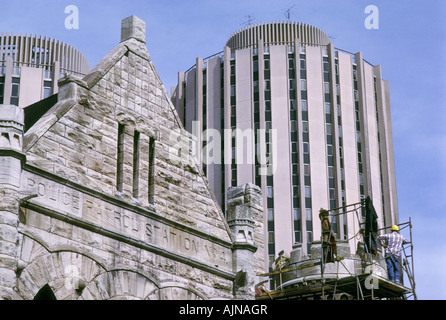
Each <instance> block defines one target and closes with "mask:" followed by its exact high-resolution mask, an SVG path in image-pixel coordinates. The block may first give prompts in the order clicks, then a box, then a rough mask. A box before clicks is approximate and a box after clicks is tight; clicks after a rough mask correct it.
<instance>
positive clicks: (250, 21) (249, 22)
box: [241, 15, 255, 26]
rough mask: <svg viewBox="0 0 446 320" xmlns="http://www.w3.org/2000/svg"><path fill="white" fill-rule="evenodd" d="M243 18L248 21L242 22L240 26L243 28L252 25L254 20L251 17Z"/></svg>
mask: <svg viewBox="0 0 446 320" xmlns="http://www.w3.org/2000/svg"><path fill="white" fill-rule="evenodd" d="M245 17H247V18H248V20H247V21H245V22H243V23H241V24H242V25H244V26H250V25H251V24H252V22H253V21H254V20H255V18H254V17H252V16H250V15H247V16H245Z"/></svg>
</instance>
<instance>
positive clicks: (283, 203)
mask: <svg viewBox="0 0 446 320" xmlns="http://www.w3.org/2000/svg"><path fill="white" fill-rule="evenodd" d="M204 70H205V73H204ZM203 74H205V77H203ZM202 81H205V82H206V83H205V84H204V83H203V82H202ZM203 85H204V86H205V87H206V94H205V95H203V94H202V92H201V91H200V88H202V87H203ZM197 93H198V95H197ZM215 94H218V95H217V96H214V95H215ZM203 98H204V99H206V102H204V101H203V100H202V99H203ZM172 100H173V102H174V104H176V106H177V110H178V112H179V114H180V116H181V117H182V120H183V121H184V124H185V127H186V129H187V130H189V131H191V128H192V123H193V121H199V122H200V125H201V128H203V127H205V128H206V129H207V130H209V128H216V129H217V131H219V132H220V133H221V137H222V143H221V146H222V148H221V149H222V150H224V155H222V157H221V159H222V161H221V165H219V166H215V165H214V166H213V169H210V167H209V164H207V163H206V162H202V164H203V166H207V170H206V174H207V177H208V179H209V181H210V184H211V186H212V187H213V188H214V192H215V193H216V196H217V198H218V199H219V201H220V202H221V204H222V207H223V208H224V207H225V193H224V192H225V190H227V188H228V187H230V186H233V185H240V184H244V183H255V184H257V185H258V186H260V187H261V189H262V191H263V196H264V206H265V212H264V226H265V234H264V236H265V243H267V244H268V246H267V250H265V251H266V253H265V255H266V257H265V258H266V261H269V262H270V264H269V266H265V269H266V270H268V267H271V263H272V262H273V261H274V259H275V258H276V257H277V254H278V253H279V252H280V251H282V250H284V251H285V253H286V254H289V253H290V252H291V251H292V248H293V246H294V245H295V244H300V245H302V250H303V252H304V254H307V255H308V254H310V247H311V244H312V242H313V241H319V240H320V238H321V226H320V220H319V216H318V213H319V209H320V208H325V209H334V208H339V207H342V206H345V205H349V204H354V203H358V202H361V200H362V199H364V198H366V197H367V196H370V198H371V199H372V201H373V204H374V207H375V209H376V211H377V214H378V217H379V219H378V223H379V226H380V227H383V226H387V225H390V224H392V223H397V222H398V209H397V196H396V183H395V169H394V159H393V145H392V130H391V117H390V103H389V101H390V100H389V91H388V83H387V81H385V80H382V78H381V68H380V66H373V65H371V64H370V63H368V62H367V61H365V60H364V59H363V57H362V54H361V53H357V54H352V53H349V52H346V51H343V50H340V49H337V48H335V47H334V45H333V44H332V43H331V42H330V41H329V38H328V36H326V35H325V34H324V33H323V32H322V31H320V30H319V29H317V28H314V27H312V26H308V25H302V24H299V23H292V22H284V23H271V24H259V25H255V26H251V27H248V28H245V29H243V30H240V31H238V32H236V33H235V34H234V35H232V36H231V37H230V39H229V40H228V42H227V44H226V47H225V49H224V51H223V52H221V53H219V54H217V55H215V56H212V57H210V58H206V59H203V63H197V64H196V65H194V66H193V67H192V68H190V69H189V70H188V71H186V72H185V73H180V76H179V84H178V86H177V89H176V91H175V92H174V94H173V96H172ZM203 105H205V107H206V110H207V111H206V117H202V110H203ZM209 110H219V111H220V112H214V113H213V115H212V116H210V114H209ZM203 121H205V122H206V123H205V124H203ZM223 125H224V126H223ZM223 129H226V130H229V134H226V135H225V132H224V131H223ZM249 129H250V130H252V131H253V132H255V135H254V137H252V139H251V137H250V136H249V135H248V134H245V133H247V132H248V130H249ZM259 129H260V131H258V130H259ZM234 130H241V132H243V133H244V135H242V136H237V135H236V134H231V133H233V132H234ZM240 137H241V138H242V139H240ZM197 138H198V141H202V140H200V139H203V136H197ZM237 139H239V140H237ZM206 143H207V144H209V141H207V142H204V144H206ZM223 146H224V149H223ZM199 154H200V155H203V157H206V156H207V155H206V154H207V150H204V152H203V149H200V150H199ZM249 154H252V155H253V156H254V161H252V162H249V163H248V161H246V160H247V158H248V157H247V155H249ZM261 157H263V159H265V158H266V159H269V161H267V163H266V164H265V162H262V161H260V160H261ZM202 160H203V159H202ZM224 160H226V161H224ZM272 161H274V162H273V163H272ZM262 169H271V170H263V171H262ZM338 212H342V210H340V211H338ZM359 219H361V212H359ZM333 226H334V228H335V232H336V237H337V238H338V239H340V240H350V239H355V237H354V236H355V235H357V234H358V232H359V231H360V229H359V228H360V225H359V224H358V220H357V217H356V216H355V215H354V214H345V215H342V214H341V215H336V217H335V220H334V221H333ZM350 246H351V250H352V251H355V250H356V246H357V242H356V241H351V242H350Z"/></svg>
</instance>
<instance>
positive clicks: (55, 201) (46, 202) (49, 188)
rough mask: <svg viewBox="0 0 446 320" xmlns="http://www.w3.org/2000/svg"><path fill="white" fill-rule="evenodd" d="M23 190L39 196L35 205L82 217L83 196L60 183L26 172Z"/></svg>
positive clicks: (35, 200)
mask: <svg viewBox="0 0 446 320" xmlns="http://www.w3.org/2000/svg"><path fill="white" fill-rule="evenodd" d="M22 181H23V182H22V188H23V189H25V190H27V191H28V192H30V193H31V194H37V197H36V198H33V199H32V200H30V201H32V202H33V203H36V204H40V205H42V206H44V207H48V208H51V209H54V210H56V211H60V212H63V213H66V214H71V215H74V216H77V217H81V216H82V209H81V205H80V204H81V202H82V200H81V198H82V194H81V193H80V192H79V191H77V190H73V189H71V188H69V187H67V186H65V185H62V184H60V183H58V182H55V181H52V180H49V179H45V178H42V177H39V176H37V175H33V174H31V173H28V172H24V178H23V179H22Z"/></svg>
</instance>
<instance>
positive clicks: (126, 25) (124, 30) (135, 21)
mask: <svg viewBox="0 0 446 320" xmlns="http://www.w3.org/2000/svg"><path fill="white" fill-rule="evenodd" d="M132 38H133V39H136V40H138V41H141V42H143V43H146V23H145V22H144V21H143V20H141V19H140V18H138V17H136V16H130V17H128V18H125V19H123V20H122V21H121V42H123V41H126V40H129V39H132Z"/></svg>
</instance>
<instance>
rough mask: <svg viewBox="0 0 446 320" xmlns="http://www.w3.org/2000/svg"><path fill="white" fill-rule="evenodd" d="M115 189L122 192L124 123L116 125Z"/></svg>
mask: <svg viewBox="0 0 446 320" xmlns="http://www.w3.org/2000/svg"><path fill="white" fill-rule="evenodd" d="M116 170H117V171H116V189H117V190H118V191H119V192H122V184H123V180H124V179H123V178H124V177H123V174H124V125H123V124H119V125H118V157H117V165H116Z"/></svg>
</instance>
